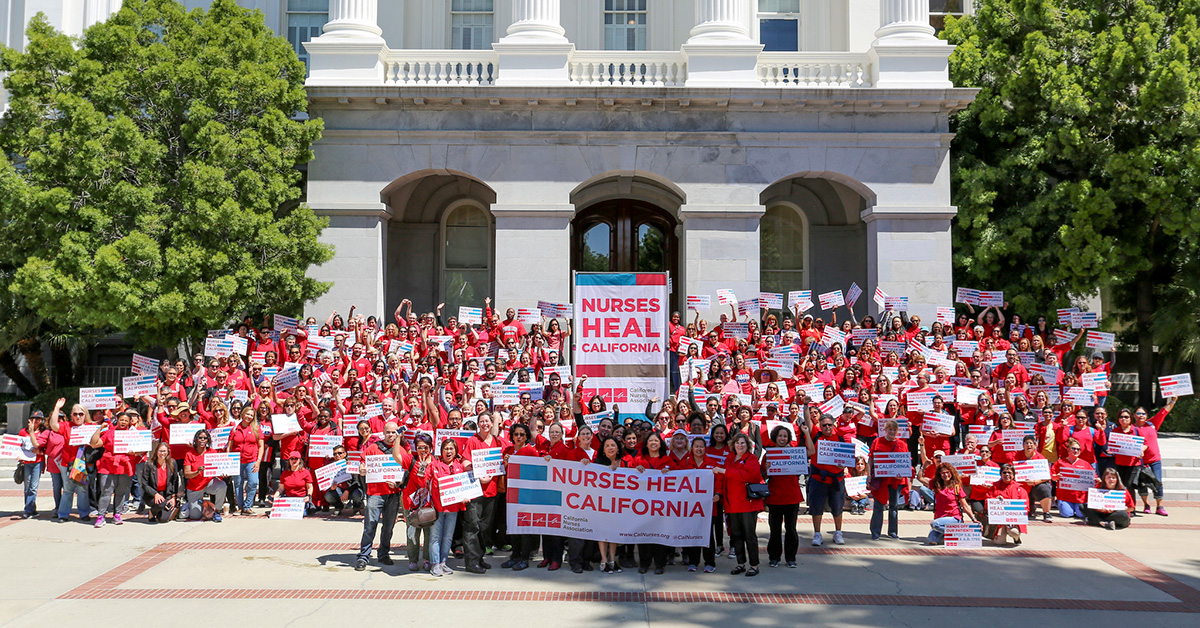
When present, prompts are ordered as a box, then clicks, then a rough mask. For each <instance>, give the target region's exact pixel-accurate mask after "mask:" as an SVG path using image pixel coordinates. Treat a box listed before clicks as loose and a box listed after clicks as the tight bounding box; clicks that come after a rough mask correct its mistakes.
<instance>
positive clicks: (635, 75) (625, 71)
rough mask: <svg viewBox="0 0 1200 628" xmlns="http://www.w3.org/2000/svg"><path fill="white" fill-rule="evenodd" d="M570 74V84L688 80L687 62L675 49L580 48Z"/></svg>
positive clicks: (639, 84) (667, 84) (657, 84)
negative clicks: (582, 49)
mask: <svg viewBox="0 0 1200 628" xmlns="http://www.w3.org/2000/svg"><path fill="white" fill-rule="evenodd" d="M570 77H571V84H572V85H585V86H596V87H599V86H610V85H611V86H620V87H675V86H681V85H683V84H684V82H685V81H686V80H687V63H686V62H685V61H684V58H683V55H681V54H679V53H677V52H646V51H633V52H624V51H591V50H589V51H580V52H576V53H575V54H574V55H572V56H571V62H570Z"/></svg>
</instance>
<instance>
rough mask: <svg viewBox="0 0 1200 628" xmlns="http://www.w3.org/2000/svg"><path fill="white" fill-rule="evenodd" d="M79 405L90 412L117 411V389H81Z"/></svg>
mask: <svg viewBox="0 0 1200 628" xmlns="http://www.w3.org/2000/svg"><path fill="white" fill-rule="evenodd" d="M156 392H157V391H156ZM79 404H80V405H82V406H83V407H85V408H87V409H88V410H115V409H117V406H118V403H117V387H116V386H101V387H98V388H80V389H79Z"/></svg>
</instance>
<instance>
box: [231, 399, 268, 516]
mask: <svg viewBox="0 0 1200 628" xmlns="http://www.w3.org/2000/svg"><path fill="white" fill-rule="evenodd" d="M240 418H241V420H240V421H239V422H238V424H237V425H235V426H233V430H232V431H231V432H230V433H229V442H228V444H227V445H226V446H225V450H226V451H236V452H238V453H239V454H240V455H241V457H240V460H239V465H240V466H239V468H240V469H241V474H240V475H239V477H238V478H236V479H235V480H234V481H233V495H234V499H235V500H236V501H237V503H236V504H234V505H233V506H231V507H230V512H231V513H233V512H237V510H238V509H240V510H241V513H242V514H243V515H245V516H252V515H254V511H253V510H251V509H250V506H252V505H253V502H254V496H255V495H256V494H257V493H258V470H259V465H261V464H262V456H263V454H264V453H265V451H266V448H265V447H264V446H263V444H264V441H263V433H262V428H261V427H259V425H258V421H257V420H256V419H255V416H254V407H253V406H246V407H244V408H242V416H241V417H240Z"/></svg>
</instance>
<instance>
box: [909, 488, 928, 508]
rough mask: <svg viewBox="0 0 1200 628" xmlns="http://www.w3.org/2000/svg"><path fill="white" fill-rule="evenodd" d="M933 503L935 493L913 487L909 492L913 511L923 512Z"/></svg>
mask: <svg viewBox="0 0 1200 628" xmlns="http://www.w3.org/2000/svg"><path fill="white" fill-rule="evenodd" d="M932 503H933V491H931V490H929V489H928V488H927V487H924V486H913V487H912V488H911V489H909V491H908V505H909V506H911V507H912V509H913V510H923V509H924V508H925V506H926V505H927V504H932Z"/></svg>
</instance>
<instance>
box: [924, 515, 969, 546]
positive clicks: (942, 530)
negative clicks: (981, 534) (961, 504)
mask: <svg viewBox="0 0 1200 628" xmlns="http://www.w3.org/2000/svg"><path fill="white" fill-rule="evenodd" d="M950 523H962V517H938V518H937V519H934V520H933V521H931V522H930V523H929V527H930V528H933V529H932V530H930V531H929V542H930V543H941V542H942V541H943V540H944V539H945V537H946V524H950Z"/></svg>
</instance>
